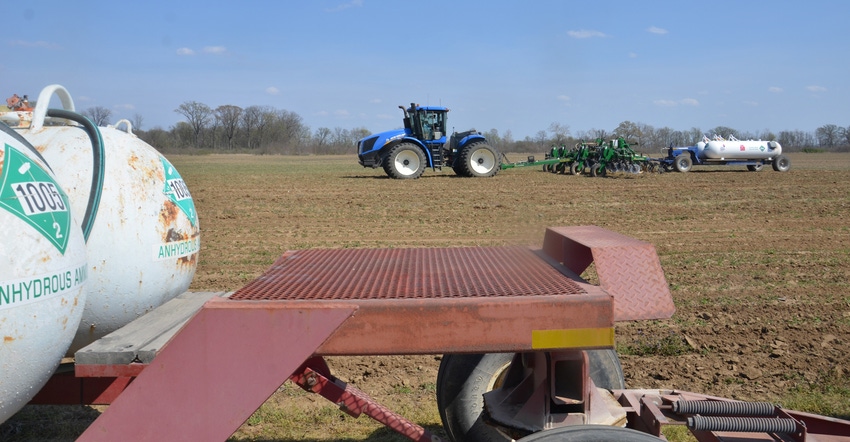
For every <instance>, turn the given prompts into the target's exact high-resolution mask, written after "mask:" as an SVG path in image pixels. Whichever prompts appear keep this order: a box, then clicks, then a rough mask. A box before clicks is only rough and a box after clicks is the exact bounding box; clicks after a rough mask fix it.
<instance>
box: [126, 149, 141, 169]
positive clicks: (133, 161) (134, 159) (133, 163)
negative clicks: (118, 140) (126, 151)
mask: <svg viewBox="0 0 850 442" xmlns="http://www.w3.org/2000/svg"><path fill="white" fill-rule="evenodd" d="M138 164H139V157H138V156H137V155H136V154H134V153H133V154H130V157H129V158H127V165H128V166H130V167H132V168H133V170H139V168H138V167H137V166H138Z"/></svg>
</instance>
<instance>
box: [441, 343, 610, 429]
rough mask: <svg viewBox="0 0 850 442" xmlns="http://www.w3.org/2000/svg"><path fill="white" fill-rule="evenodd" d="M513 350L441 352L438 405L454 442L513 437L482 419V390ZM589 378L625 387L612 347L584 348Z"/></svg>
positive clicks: (603, 385) (497, 382) (501, 370)
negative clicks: (604, 348)
mask: <svg viewBox="0 0 850 442" xmlns="http://www.w3.org/2000/svg"><path fill="white" fill-rule="evenodd" d="M513 356H514V354H513V353H485V354H455V355H443V360H442V361H441V362H440V369H439V371H438V372H437V408H438V410H439V411H440V418H441V419H442V421H443V428H445V430H446V434H448V436H449V439H450V440H452V441H454V442H461V441H469V442H505V441H510V440H512V437H510V436H508V435H506V434H505V433H503V432H501V431H499V430H497V429H496V427H493V426H491V425H488V424H487V423H486V422H484V417H483V411H484V398H483V396H482V395H483V394H484V393H486V392H488V391H490V390H492V389H493V388H495V387H496V386H498V385H500V384H501V382H502V379H501V376H502V375H503V374H504V373H505V372H506V370H507V367H508V364H510V362H511V360H512V359H513ZM587 357H588V360H589V362H590V365H589V370H590V378H591V379H593V382H594V384H596V386H597V387H601V388H607V389H611V390H617V389H624V388H626V382H625V378H624V376H623V368H622V366H621V365H620V359H619V358H618V357H617V353H616V352H615V351H614V350H590V351H587Z"/></svg>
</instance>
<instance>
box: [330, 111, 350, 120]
mask: <svg viewBox="0 0 850 442" xmlns="http://www.w3.org/2000/svg"><path fill="white" fill-rule="evenodd" d="M334 116H337V117H340V118H348V117H350V116H351V113H350V112H348V111H347V110H345V109H338V110H335V111H334Z"/></svg>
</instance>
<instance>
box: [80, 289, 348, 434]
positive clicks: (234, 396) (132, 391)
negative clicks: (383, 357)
mask: <svg viewBox="0 0 850 442" xmlns="http://www.w3.org/2000/svg"><path fill="white" fill-rule="evenodd" d="M278 304H279V303H278ZM355 310H356V309H355V308H352V307H351V306H336V305H334V304H331V303H326V304H325V305H324V307H323V308H322V309H318V310H310V309H278V308H276V305H273V303H272V304H270V303H268V302H231V301H227V300H223V299H213V300H211V301H209V302H207V303H206V304H205V305H204V308H202V309H201V311H200V312H198V314H196V315H195V316H194V317H193V318H192V319H191V320H190V321H189V322H188V323H187V324H186V325H185V326H184V328H183V329H182V330H181V331H180V332H179V333H178V334H177V335H176V336H175V337H174V338H173V339H172V340H171V342H169V344H168V345H166V346H165V348H164V349H163V350H162V352H161V353H160V354H159V355H157V357H156V358H155V359H154V361H153V362H152V363H151V364H150V365H149V366H148V367H147V368H146V369H145V370H144V371H143V372H142V373H141V374H140V375H139V376H138V378H136V380H135V381H134V382H133V383H131V384H130V386H129V387H128V388H127V390H125V392H124V393H123V394H122V395H121V396H119V397H118V398H117V399H116V400H115V402H113V404H112V405H111V406H109V408H107V409H106V411H105V412H104V413H103V414H102V415H101V416H100V417H99V418H98V419H97V420H96V421H95V422H94V423H93V424H92V425H91V426H90V427H89V428H88V429H87V430H86V432H85V433H83V435H82V436H81V437H80V439H79V440H80V441H115V440H125V439H126V438H128V437H131V438H133V439H135V440H225V439H227V438H228V437H229V436H230V435H231V434H233V432H234V431H236V430H237V429H238V428H239V426H240V425H241V424H242V423H243V422H245V420H246V419H248V417H250V416H251V414H252V413H253V412H254V411H255V410H256V409H257V408H259V407H260V405H262V403H263V402H264V401H265V400H266V399H267V398H268V397H269V396H270V395H271V394H272V393H274V391H275V390H276V389H277V388H278V387H279V386H280V385H281V384H283V382H284V381H286V379H287V378H288V377H289V376H290V375H291V374H292V373H293V372H294V371H295V370H296V369H297V368H298V367H299V366H300V365H301V364H302V363H303V362H304V361H305V360H307V358H309V357H310V355H311V354H312V353H313V352H314V351H315V350H316V349H317V348H318V347H319V345H320V344H321V343H322V342H323V341H324V340H325V339H326V338H327V337H328V336H329V335H330V334H331V333H333V331H334V330H335V329H336V328H337V327H338V326H339V324H341V323H342V322H343V321H345V320H346V319H347V318H348V317H350V316H351V315H352V314H353V313H354V311H355ZM246 380H247V382H246Z"/></svg>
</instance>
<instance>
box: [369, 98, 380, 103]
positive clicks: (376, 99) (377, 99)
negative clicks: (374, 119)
mask: <svg viewBox="0 0 850 442" xmlns="http://www.w3.org/2000/svg"><path fill="white" fill-rule="evenodd" d="M369 103H372V104H381V103H383V101H382V100H381V99H380V98H373V99H371V100H369Z"/></svg>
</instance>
